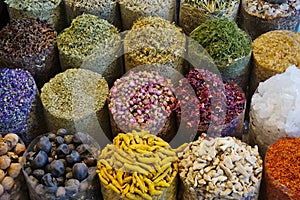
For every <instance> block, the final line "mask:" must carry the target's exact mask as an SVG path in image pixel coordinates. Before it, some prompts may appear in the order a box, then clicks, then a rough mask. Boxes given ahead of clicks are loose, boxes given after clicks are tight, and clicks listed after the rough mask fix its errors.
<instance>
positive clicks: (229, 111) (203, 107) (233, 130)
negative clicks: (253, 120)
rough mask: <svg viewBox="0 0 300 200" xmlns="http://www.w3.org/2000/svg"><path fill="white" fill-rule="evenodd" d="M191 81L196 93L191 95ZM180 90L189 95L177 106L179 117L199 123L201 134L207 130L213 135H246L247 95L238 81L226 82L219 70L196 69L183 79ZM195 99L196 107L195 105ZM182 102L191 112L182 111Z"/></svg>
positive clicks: (190, 122) (179, 93)
mask: <svg viewBox="0 0 300 200" xmlns="http://www.w3.org/2000/svg"><path fill="white" fill-rule="evenodd" d="M187 84H190V85H191V86H192V88H193V89H194V91H195V96H194V97H193V96H191V95H187V91H189V90H188V88H187V87H188V85H187ZM176 93H177V94H178V95H181V96H187V98H180V100H179V104H178V105H179V107H177V109H176V110H177V114H178V119H179V120H180V121H183V122H187V124H188V125H189V126H193V125H194V124H195V123H198V131H197V132H198V135H199V134H201V133H203V132H205V133H207V134H208V135H209V136H212V137H218V136H235V137H238V138H240V139H242V134H243V124H244V116H245V108H246V98H245V94H244V93H243V91H242V90H241V89H240V87H239V86H238V85H237V84H235V83H234V82H224V83H223V81H222V80H221V78H220V77H219V76H217V75H216V74H214V73H212V72H210V71H208V70H205V69H195V70H192V71H190V72H189V73H188V74H187V75H186V79H182V80H180V81H179V85H178V87H177V88H176ZM195 103H196V109H195V108H194V107H195V106H193V105H195ZM182 106H184V107H187V108H186V109H187V110H190V114H189V115H187V116H186V115H185V117H184V116H182V115H181V110H180V107H182ZM182 117H183V118H182ZM195 118H198V120H195Z"/></svg>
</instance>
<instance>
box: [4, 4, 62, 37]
mask: <svg viewBox="0 0 300 200" xmlns="http://www.w3.org/2000/svg"><path fill="white" fill-rule="evenodd" d="M5 2H6V3H7V4H8V11H9V16H10V18H11V19H22V18H24V17H34V18H36V19H40V20H46V21H47V22H48V23H49V24H51V25H52V27H54V28H55V30H56V31H57V32H60V31H61V30H62V29H63V28H64V27H65V17H64V7H63V1H62V0H47V1H42V0H23V1H19V0H5Z"/></svg>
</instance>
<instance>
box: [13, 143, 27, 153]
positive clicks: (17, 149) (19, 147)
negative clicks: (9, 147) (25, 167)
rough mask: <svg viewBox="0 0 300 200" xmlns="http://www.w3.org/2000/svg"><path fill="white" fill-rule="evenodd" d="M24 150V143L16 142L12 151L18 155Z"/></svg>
mask: <svg viewBox="0 0 300 200" xmlns="http://www.w3.org/2000/svg"><path fill="white" fill-rule="evenodd" d="M25 150H26V147H25V145H24V144H21V143H18V144H17V145H16V146H15V150H14V152H15V153H16V154H17V155H20V154H21V153H23V152H24V151H25Z"/></svg>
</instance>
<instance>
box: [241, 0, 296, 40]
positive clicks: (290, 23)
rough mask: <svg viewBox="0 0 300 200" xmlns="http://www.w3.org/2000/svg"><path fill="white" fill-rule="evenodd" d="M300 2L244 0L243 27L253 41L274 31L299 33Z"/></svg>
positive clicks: (287, 0)
mask: <svg viewBox="0 0 300 200" xmlns="http://www.w3.org/2000/svg"><path fill="white" fill-rule="evenodd" d="M299 22H300V0H279V1H276V0H269V1H257V0H242V6H241V26H242V28H243V29H244V30H245V31H247V32H248V33H249V35H250V36H251V38H252V39H255V38H257V37H259V36H260V35H261V34H264V33H266V32H268V31H272V30H290V31H297V28H298V26H299Z"/></svg>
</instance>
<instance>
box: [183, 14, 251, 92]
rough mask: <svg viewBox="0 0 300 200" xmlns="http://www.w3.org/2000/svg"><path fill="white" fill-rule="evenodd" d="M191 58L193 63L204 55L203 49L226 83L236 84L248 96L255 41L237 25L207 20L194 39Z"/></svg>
mask: <svg viewBox="0 0 300 200" xmlns="http://www.w3.org/2000/svg"><path fill="white" fill-rule="evenodd" d="M190 37H191V40H190V41H189V44H188V54H189V56H190V57H191V59H194V60H195V59H199V58H197V57H200V58H202V57H203V56H205V55H204V53H203V52H199V50H198V49H199V45H200V46H201V47H203V48H204V49H205V50H206V51H207V53H208V54H209V55H210V57H211V58H212V62H213V63H214V64H215V65H216V66H217V68H218V70H219V71H220V73H221V75H222V77H223V79H225V80H233V81H234V82H236V83H237V84H238V85H239V86H240V87H241V88H242V89H243V90H244V91H245V92H246V90H247V86H248V76H249V61H250V57H251V52H252V47H251V38H250V37H249V36H248V35H247V33H246V32H244V31H243V30H241V29H240V28H239V27H238V26H237V24H236V23H235V22H233V21H230V20H228V19H226V18H224V19H212V20H207V21H206V22H204V23H202V24H201V25H200V26H198V27H197V28H196V29H195V30H193V32H192V33H191V35H190Z"/></svg>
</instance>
